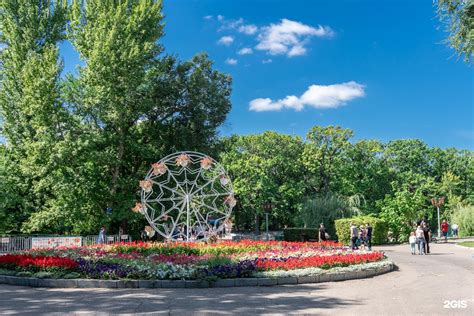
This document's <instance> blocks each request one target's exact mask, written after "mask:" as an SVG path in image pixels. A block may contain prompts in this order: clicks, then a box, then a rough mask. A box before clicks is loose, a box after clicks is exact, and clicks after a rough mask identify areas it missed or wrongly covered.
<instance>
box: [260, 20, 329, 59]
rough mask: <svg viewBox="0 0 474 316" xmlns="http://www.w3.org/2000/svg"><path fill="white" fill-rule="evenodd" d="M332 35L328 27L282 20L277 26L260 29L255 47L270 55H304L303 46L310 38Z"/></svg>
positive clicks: (272, 25) (271, 25)
mask: <svg viewBox="0 0 474 316" xmlns="http://www.w3.org/2000/svg"><path fill="white" fill-rule="evenodd" d="M333 34H334V32H333V31H332V30H331V28H330V27H327V26H321V25H319V26H318V27H313V26H309V25H305V24H302V23H300V22H296V21H291V20H288V19H282V20H281V22H280V23H279V24H270V25H269V26H265V27H263V28H262V32H261V33H260V34H259V35H258V37H257V40H258V41H259V43H258V44H257V46H256V47H255V48H256V49H258V50H263V51H266V52H267V53H269V54H270V55H283V54H286V55H287V56H288V57H294V56H301V55H304V54H306V48H305V47H304V45H305V44H307V43H308V40H309V38H310V37H313V36H316V37H330V36H332V35H333Z"/></svg>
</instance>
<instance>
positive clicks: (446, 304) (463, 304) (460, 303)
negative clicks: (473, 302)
mask: <svg viewBox="0 0 474 316" xmlns="http://www.w3.org/2000/svg"><path fill="white" fill-rule="evenodd" d="M443 308H467V301H466V300H445V301H443Z"/></svg>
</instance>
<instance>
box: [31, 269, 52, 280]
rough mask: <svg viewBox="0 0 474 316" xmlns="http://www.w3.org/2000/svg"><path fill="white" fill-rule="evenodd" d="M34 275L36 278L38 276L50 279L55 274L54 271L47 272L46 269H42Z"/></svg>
mask: <svg viewBox="0 0 474 316" xmlns="http://www.w3.org/2000/svg"><path fill="white" fill-rule="evenodd" d="M33 276H34V277H35V278H38V279H50V278H52V277H53V276H54V273H52V272H45V271H40V272H36V273H35V274H33Z"/></svg>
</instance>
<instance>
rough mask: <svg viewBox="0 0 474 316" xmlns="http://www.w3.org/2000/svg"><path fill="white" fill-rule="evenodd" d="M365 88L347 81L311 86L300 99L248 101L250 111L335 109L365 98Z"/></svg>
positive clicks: (290, 97) (295, 97)
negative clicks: (307, 108) (312, 108)
mask: <svg viewBox="0 0 474 316" xmlns="http://www.w3.org/2000/svg"><path fill="white" fill-rule="evenodd" d="M364 88H365V86H363V85H361V84H359V83H357V82H355V81H349V82H344V83H338V84H333V85H327V86H323V85H311V86H309V88H308V90H306V91H305V93H303V94H302V95H301V96H300V97H297V96H294V95H289V96H286V97H285V98H284V99H280V100H277V101H273V100H272V99H269V98H258V99H254V100H252V101H250V103H249V105H250V107H249V109H250V110H251V111H256V112H263V111H279V110H281V109H283V108H288V109H293V110H295V111H301V110H302V109H303V108H304V107H305V106H311V107H314V108H317V109H327V108H337V107H339V106H342V105H344V104H346V102H347V101H350V100H353V99H356V98H361V97H363V96H365V91H364Z"/></svg>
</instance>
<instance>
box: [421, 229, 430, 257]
mask: <svg viewBox="0 0 474 316" xmlns="http://www.w3.org/2000/svg"><path fill="white" fill-rule="evenodd" d="M422 229H423V235H424V237H425V254H428V253H430V239H431V238H430V237H431V236H430V235H431V231H430V227H429V226H428V223H427V222H423V226H422Z"/></svg>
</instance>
